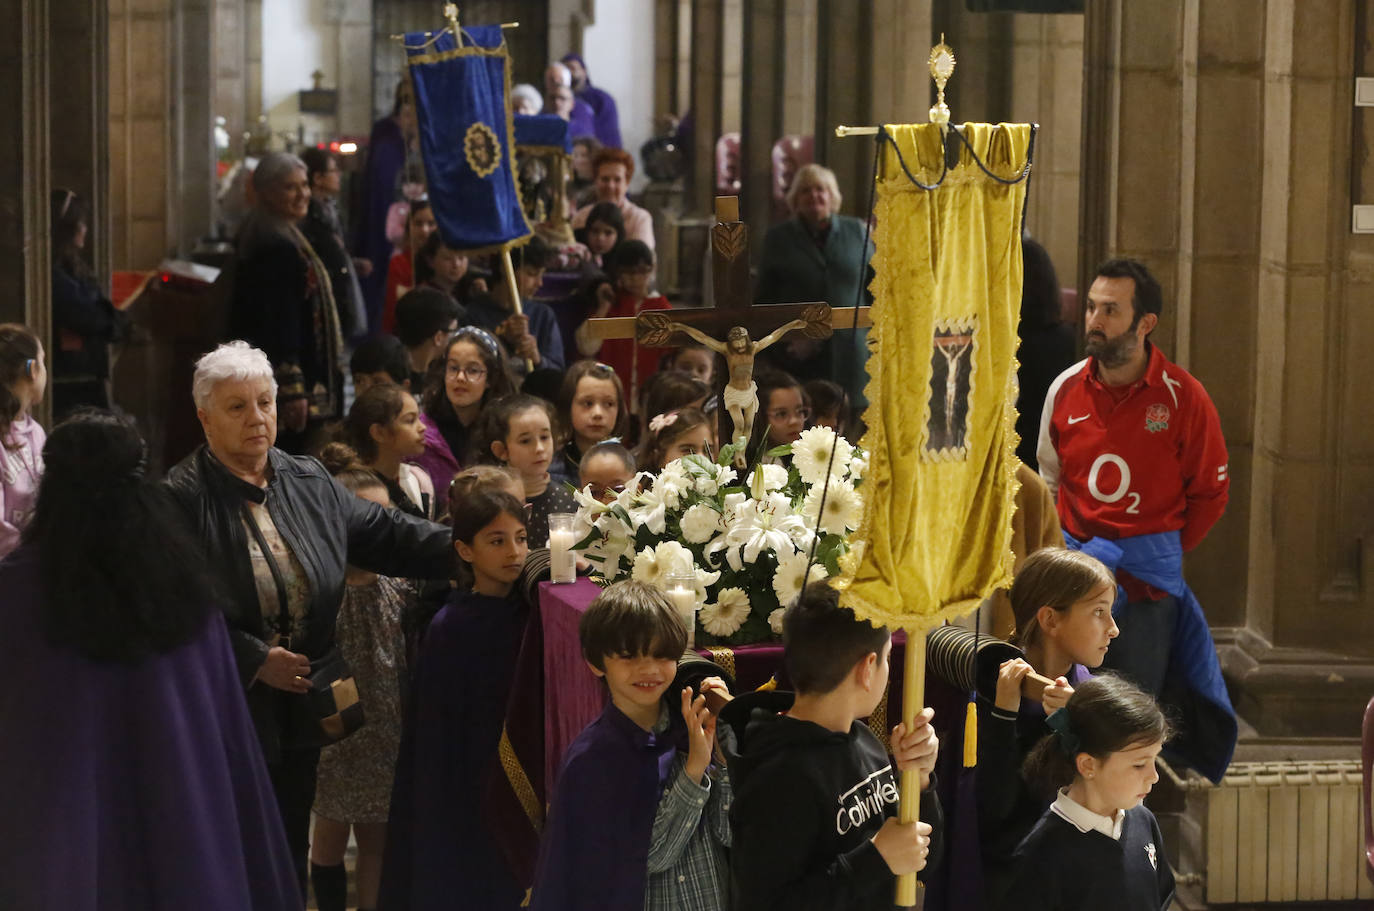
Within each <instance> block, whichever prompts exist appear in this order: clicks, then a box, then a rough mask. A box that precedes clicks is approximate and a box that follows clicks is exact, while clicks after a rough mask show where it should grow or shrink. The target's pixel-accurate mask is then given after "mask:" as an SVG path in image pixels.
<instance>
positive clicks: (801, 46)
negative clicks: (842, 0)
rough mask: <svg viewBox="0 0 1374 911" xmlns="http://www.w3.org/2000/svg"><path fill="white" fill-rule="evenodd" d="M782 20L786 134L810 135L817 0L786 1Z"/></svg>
mask: <svg viewBox="0 0 1374 911" xmlns="http://www.w3.org/2000/svg"><path fill="white" fill-rule="evenodd" d="M783 20H784V22H783V44H784V48H785V49H784V52H783V55H784V58H783V59H784V62H783V115H782V126H783V133H784V134H785V135H786V134H794V135H797V136H810V135H812V134H813V133H814V132H815V125H816V0H784V2H783Z"/></svg>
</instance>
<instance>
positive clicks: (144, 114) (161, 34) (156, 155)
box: [109, 0, 179, 269]
mask: <svg viewBox="0 0 1374 911" xmlns="http://www.w3.org/2000/svg"><path fill="white" fill-rule="evenodd" d="M109 35H110V71H109V80H110V81H109V86H110V88H109V92H110V97H109V105H110V108H109V110H110V127H109V129H110V137H109V142H110V216H111V222H112V225H111V240H112V243H113V250H112V265H113V267H114V268H116V269H152V268H154V267H156V266H157V264H158V262H159V261H160V260H161V259H162V258H163V257H164V256H166V255H167V253H168V252H170V251H171V249H172V248H173V247H174V246H175V245H176V238H177V225H176V218H177V216H178V214H179V212H178V207H177V206H176V205H175V203H176V199H175V196H174V195H173V189H172V187H173V183H172V180H173V178H172V175H174V174H175V168H176V161H177V158H176V156H175V148H174V138H173V137H174V131H173V125H172V110H173V108H172V105H173V100H174V97H175V96H174V92H173V84H174V83H173V80H172V75H173V72H174V70H173V67H174V64H175V43H174V42H175V37H176V29H175V22H174V11H173V9H172V6H171V2H170V0H111V2H110V31H109Z"/></svg>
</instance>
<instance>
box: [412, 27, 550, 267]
mask: <svg viewBox="0 0 1374 911" xmlns="http://www.w3.org/2000/svg"><path fill="white" fill-rule="evenodd" d="M405 47H406V57H407V59H408V61H409V63H410V75H411V78H412V80H413V81H414V83H415V112H416V115H417V118H418V120H419V126H420V153H421V155H422V156H423V158H424V162H425V177H426V180H427V182H428V187H427V189H428V192H429V200H430V204H431V205H432V206H433V207H434V217H435V219H436V220H437V221H438V222H439V235H440V236H441V237H442V238H443V239H444V245H445V246H447V247H452V248H453V249H456V250H465V251H469V252H480V251H488V250H494V249H499V248H501V247H503V246H506V245H508V244H512V243H515V242H519V241H521V240H523V239H525V238H527V237H529V236H530V234H531V233H533V232H532V230H531V228H530V225H529V222H528V221H526V219H525V213H524V210H523V208H522V207H521V205H520V192H519V190H518V189H517V187H516V183H515V161H514V143H515V137H514V130H513V128H512V121H511V113H510V103H509V98H510V58H509V56H508V55H507V53H506V44H505V39H504V38H503V37H502V36H501V27H500V26H496V25H490V26H476V27H468V28H464V29H462V40H461V42H460V41H459V40H458V39H457V38H456V37H455V36H454V35H453V34H452V33H451V32H446V33H444V34H441V35H439V36H437V37H434V38H430V37H427V36H426V35H425V34H424V33H423V32H410V33H408V34H407V35H406V36H405Z"/></svg>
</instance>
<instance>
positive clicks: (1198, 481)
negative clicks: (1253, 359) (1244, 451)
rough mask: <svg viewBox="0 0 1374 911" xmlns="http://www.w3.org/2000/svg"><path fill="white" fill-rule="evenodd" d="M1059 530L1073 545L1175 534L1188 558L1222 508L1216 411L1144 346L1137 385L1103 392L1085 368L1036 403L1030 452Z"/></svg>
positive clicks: (1192, 382) (1092, 370) (1088, 365)
mask: <svg viewBox="0 0 1374 911" xmlns="http://www.w3.org/2000/svg"><path fill="white" fill-rule="evenodd" d="M1036 455H1037V457H1038V458H1039V460H1040V474H1041V476H1042V477H1043V478H1044V479H1045V483H1047V484H1049V486H1050V490H1051V491H1052V492H1054V494H1055V502H1056V504H1057V506H1058V508H1059V520H1060V522H1061V523H1062V524H1063V526H1064V529H1065V530H1066V531H1068V532H1069V533H1070V534H1072V535H1073V536H1074V537H1077V538H1089V537H1102V538H1110V539H1116V538H1124V537H1129V536H1131V535H1139V534H1150V533H1153V532H1160V531H1178V532H1179V536H1180V538H1181V539H1182V543H1183V549H1184V550H1185V551H1186V550H1191V549H1192V548H1193V547H1195V546H1196V545H1197V543H1198V542H1199V541H1201V540H1202V539H1203V537H1204V536H1205V535H1206V534H1207V532H1208V530H1209V529H1210V528H1211V527H1212V525H1213V523H1215V522H1216V520H1217V519H1218V518H1220V517H1221V513H1222V511H1223V510H1224V509H1225V508H1226V496H1227V491H1228V490H1229V488H1230V485H1231V481H1230V477H1229V475H1228V472H1227V454H1226V440H1225V439H1224V438H1223V437H1222V435H1221V421H1220V419H1219V418H1218V417H1217V409H1216V406H1214V405H1213V404H1212V400H1211V398H1210V397H1208V395H1207V391H1206V390H1205V389H1203V388H1202V384H1201V383H1199V382H1198V381H1197V380H1196V379H1194V378H1193V377H1192V376H1191V375H1190V374H1189V373H1187V372H1186V371H1185V370H1183V368H1181V367H1179V366H1178V365H1177V364H1173V363H1170V362H1169V360H1168V359H1167V358H1165V357H1164V355H1163V353H1162V352H1160V350H1159V349H1158V348H1156V347H1154V346H1153V345H1151V346H1150V362H1149V366H1148V367H1147V368H1146V370H1145V376H1144V377H1142V378H1141V379H1140V380H1139V381H1138V382H1136V383H1134V384H1132V385H1131V386H1128V387H1111V386H1106V385H1104V384H1103V383H1102V381H1101V380H1100V379H1098V377H1097V371H1096V364H1095V362H1094V361H1093V359H1092V358H1088V359H1086V360H1084V361H1080V362H1079V363H1077V364H1075V365H1074V366H1072V367H1070V368H1069V369H1068V370H1065V371H1064V372H1063V373H1061V374H1060V375H1059V376H1058V377H1057V378H1056V379H1055V381H1054V383H1053V384H1052V385H1051V386H1050V390H1049V394H1048V395H1047V396H1046V397H1045V410H1044V412H1043V413H1042V416H1041V421H1040V442H1039V445H1038V447H1037V449H1036Z"/></svg>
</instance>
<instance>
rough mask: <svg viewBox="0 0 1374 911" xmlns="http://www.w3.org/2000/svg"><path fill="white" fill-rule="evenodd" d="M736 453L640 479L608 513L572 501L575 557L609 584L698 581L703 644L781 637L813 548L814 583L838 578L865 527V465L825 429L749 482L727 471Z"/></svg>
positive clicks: (755, 471)
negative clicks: (578, 529) (682, 577)
mask: <svg viewBox="0 0 1374 911" xmlns="http://www.w3.org/2000/svg"><path fill="white" fill-rule="evenodd" d="M832 449H833V450H834V461H833V463H832V461H831V451H832ZM733 450H734V447H730V446H727V447H725V448H724V449H722V451H721V453H720V456H719V458H718V460H717V461H715V462H712V461H710V460H708V459H706V458H704V457H702V456H695V455H693V456H686V457H685V458H682V459H678V460H676V461H674V462H671V463H669V464H668V465H667V466H666V467H665V468H664V469H663V470H662V471H661V472H659V473H658V475H657V476H655V475H653V474H652V473H650V472H641V473H640V474H639V475H638V476H637V477H636V478H635V481H634V482H633V483H631V484H629V485H628V486H627V487H626V489H625V491H624V492H622V493H621V494H620V495H619V496H618V497H617V498H616V499H615V500H614V501H612V502H609V503H601V502H598V501H597V500H595V499H594V498H593V497H592V496H591V494H590V493H589V492H588V491H585V490H584V491H577V492H576V493H575V496H576V497H577V501H578V504H579V508H578V513H577V515H578V520H579V523H580V524H581V526H582V529H583V531H584V532H585V534H584V535H583V536H582V540H581V541H580V543H579V544H578V545H577V547H578V550H579V551H580V552H581V553H582V556H583V557H585V558H586V559H587V560H588V561H589V562H590V563H592V564H593V566H595V567H597V574H598V575H599V576H601V578H603V579H604V580H605V581H606V582H608V583H609V582H614V581H616V580H618V579H623V578H626V577H630V578H634V579H638V580H641V581H644V582H649V583H651V584H662V582H663V580H664V579H665V578H666V577H667V576H669V575H672V574H694V575H695V576H696V588H697V604H698V605H699V607H698V610H697V632H696V641H697V642H698V643H699V644H702V645H742V644H745V643H749V642H758V641H761V640H764V639H767V638H770V637H771V636H775V635H778V634H780V633H781V632H782V614H783V609H784V608H786V607H787V605H789V604H791V603H792V601H793V600H795V599H796V597H797V595H798V594H799V593H800V591H801V587H802V584H803V580H804V579H806V578H807V562H808V558H809V556H810V553H811V548H812V545H813V544H814V545H815V549H816V553H815V560H816V562H815V565H814V566H812V567H811V571H810V576H809V578H810V580H811V581H816V580H818V579H825V578H827V577H829V576H831V575H833V574H836V573H838V572H839V559H840V556H841V555H842V554H844V553H845V552H846V551H847V550H848V549H849V546H850V545H849V540H848V536H849V535H851V534H853V532H854V531H855V530H856V529H857V528H858V526H859V522H860V520H861V519H862V517H863V496H862V494H861V493H860V487H861V484H862V481H863V473H864V470H865V469H866V468H867V466H868V460H867V457H866V456H865V455H864V453H863V452H862V451H861V450H858V449H857V448H855V447H854V446H853V445H851V444H850V443H849V442H848V441H847V440H845V439H844V438H843V437H840V436H837V435H836V434H835V432H834V431H832V430H830V429H829V428H826V427H813V428H811V429H810V430H806V431H804V432H803V433H802V435H801V438H800V439H799V440H797V442H796V443H793V444H790V445H787V446H780V447H777V448H776V449H773V450H770V451H769V453H768V455H770V456H779V455H784V454H790V455H791V456H792V464H791V466H790V467H786V468H785V467H783V466H782V465H757V466H754V467H753V468H752V469H750V470H749V472H748V473H747V475H746V476H745V477H743V478H741V477H739V476H738V474H737V472H736V471H735V469H734V468H733V467H731V465H730V461H731V458H732V457H733V454H734V452H733ZM827 469H828V470H829V478H830V483H829V486H828V488H827V487H826V484H825V481H826V476H827ZM822 490H825V508H824V513H823V514H822V513H821V512H820V511H819V510H820V506H821V496H822Z"/></svg>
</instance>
